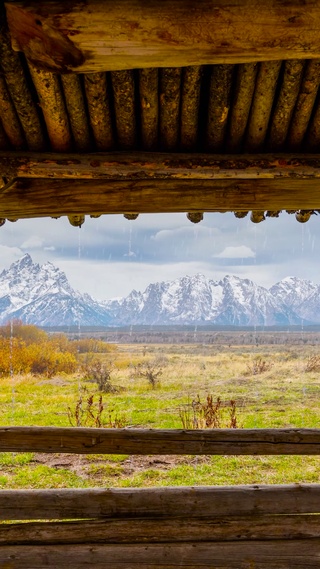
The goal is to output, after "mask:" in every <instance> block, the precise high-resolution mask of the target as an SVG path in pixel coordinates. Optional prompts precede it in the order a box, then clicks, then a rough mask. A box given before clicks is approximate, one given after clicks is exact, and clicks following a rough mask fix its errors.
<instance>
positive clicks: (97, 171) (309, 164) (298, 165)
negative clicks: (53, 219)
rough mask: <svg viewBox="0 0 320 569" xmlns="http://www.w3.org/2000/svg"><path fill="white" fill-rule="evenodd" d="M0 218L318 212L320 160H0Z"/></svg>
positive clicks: (149, 156)
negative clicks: (3, 181)
mask: <svg viewBox="0 0 320 569" xmlns="http://www.w3.org/2000/svg"><path fill="white" fill-rule="evenodd" d="M0 176H1V177H4V178H6V179H7V180H8V184H7V185H6V186H5V187H4V188H2V190H0V217H2V218H9V217H16V218H32V217H44V216H61V215H73V214H76V215H81V214H82V215H83V214H90V213H93V212H94V213H95V214H97V215H98V214H104V213H114V214H116V213H118V214H121V213H128V214H130V213H160V212H199V211H202V212H204V211H250V210H259V211H263V210H264V211H267V210H269V211H279V210H286V209H288V210H299V209H302V210H318V209H320V156H319V155H300V154H278V155H272V154H266V155H256V156H254V155H243V156H241V157H240V156H236V155H225V156H223V155H210V154H199V155H198V154H197V155H195V154H170V153H167V154H166V153H139V152H135V153H134V152H133V153H130V152H128V153H125V152H123V153H119V152H118V153H96V154H70V155H65V154H49V153H48V154H32V153H15V152H1V153H0Z"/></svg>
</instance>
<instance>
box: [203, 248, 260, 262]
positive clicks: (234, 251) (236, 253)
mask: <svg viewBox="0 0 320 569" xmlns="http://www.w3.org/2000/svg"><path fill="white" fill-rule="evenodd" d="M255 256H256V254H255V252H254V251H252V249H251V248H250V247H247V246H246V245H239V247H225V248H224V250H223V251H221V253H218V255H213V257H215V258H218V259H249V258H254V257H255Z"/></svg>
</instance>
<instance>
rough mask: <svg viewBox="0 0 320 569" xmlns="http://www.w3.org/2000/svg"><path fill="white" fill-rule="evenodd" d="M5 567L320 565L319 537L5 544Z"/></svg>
mask: <svg viewBox="0 0 320 569" xmlns="http://www.w3.org/2000/svg"><path fill="white" fill-rule="evenodd" d="M0 566H1V567H3V568H5V569H6V568H10V569H20V568H21V569H26V568H28V569H30V568H32V569H42V568H45V567H54V568H55V569H56V568H58V567H76V568H77V569H87V568H88V567H94V568H95V569H102V568H110V569H132V568H133V567H137V568H139V569H140V568H142V569H173V568H175V567H180V568H181V567H187V568H188V569H196V568H199V567H201V568H202V569H222V568H236V569H239V568H241V569H242V568H243V569H251V568H252V569H262V568H263V569H297V568H299V569H311V567H312V568H313V569H315V568H317V569H319V568H320V541H319V540H318V539H306V540H302V539H300V540H295V541H287V540H274V541H246V542H237V543H235V542H222V543H210V542H207V543H196V542H195V543H192V544H191V543H179V544H150V545H146V544H145V543H143V544H131V545H128V544H121V545H118V544H117V545H115V544H87V545H81V544H79V545H77V546H74V545H39V546H37V545H30V546H27V545H22V546H12V545H11V546H10V545H9V546H5V545H4V546H2V547H1V549H0Z"/></svg>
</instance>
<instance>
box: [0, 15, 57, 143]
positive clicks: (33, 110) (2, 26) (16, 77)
mask: <svg viewBox="0 0 320 569" xmlns="http://www.w3.org/2000/svg"><path fill="white" fill-rule="evenodd" d="M0 61H1V69H2V71H3V73H4V78H5V80H6V84H7V87H8V90H9V92H10V95H11V98H12V101H13V103H14V106H15V108H16V111H17V113H18V116H19V119H20V123H21V126H22V128H23V130H24V134H25V138H26V141H27V145H28V148H29V150H31V151H33V152H41V151H43V150H46V149H47V145H46V141H45V138H44V134H43V132H42V126H41V121H40V116H39V109H38V108H37V101H36V100H35V99H34V97H33V95H32V92H31V89H30V85H29V81H28V79H27V76H26V73H25V69H24V67H23V65H22V61H21V58H20V56H19V54H18V53H15V52H14V51H13V50H12V49H11V37H10V34H9V31H8V29H7V25H6V22H5V18H4V14H3V5H2V4H1V5H0Z"/></svg>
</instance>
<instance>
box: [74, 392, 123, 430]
mask: <svg viewBox="0 0 320 569" xmlns="http://www.w3.org/2000/svg"><path fill="white" fill-rule="evenodd" d="M104 410H105V407H104V404H103V400H102V395H100V397H99V399H98V400H97V401H95V399H94V395H88V397H87V398H86V399H84V397H83V396H80V397H79V399H78V401H77V402H76V404H75V407H74V409H73V410H72V409H71V407H68V410H67V413H68V419H69V423H70V425H71V426H72V427H97V428H101V427H104V428H108V429H121V428H123V427H125V426H126V424H127V421H126V419H125V417H123V416H122V417H120V416H118V415H117V413H116V412H115V411H114V409H107V410H106V414H107V415H106V417H102V414H103V411H104Z"/></svg>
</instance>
